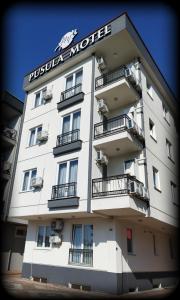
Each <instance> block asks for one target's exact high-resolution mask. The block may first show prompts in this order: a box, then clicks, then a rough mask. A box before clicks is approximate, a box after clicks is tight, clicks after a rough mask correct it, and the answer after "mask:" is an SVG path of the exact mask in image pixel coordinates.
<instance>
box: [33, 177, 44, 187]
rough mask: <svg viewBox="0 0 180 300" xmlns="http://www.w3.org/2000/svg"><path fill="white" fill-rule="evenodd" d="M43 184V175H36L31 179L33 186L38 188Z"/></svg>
mask: <svg viewBox="0 0 180 300" xmlns="http://www.w3.org/2000/svg"><path fill="white" fill-rule="evenodd" d="M42 185H43V179H42V177H35V178H32V179H31V186H32V187H34V188H36V187H42Z"/></svg>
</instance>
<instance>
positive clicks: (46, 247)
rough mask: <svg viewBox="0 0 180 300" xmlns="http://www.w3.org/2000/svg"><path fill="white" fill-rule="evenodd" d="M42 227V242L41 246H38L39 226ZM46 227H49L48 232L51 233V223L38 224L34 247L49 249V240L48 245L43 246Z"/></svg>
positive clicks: (50, 245) (50, 246)
mask: <svg viewBox="0 0 180 300" xmlns="http://www.w3.org/2000/svg"><path fill="white" fill-rule="evenodd" d="M40 227H43V228H44V229H43V242H42V246H38V235H39V228H40ZM47 228H50V230H51V231H50V232H51V233H53V231H52V229H51V225H47V224H39V225H38V228H37V232H36V249H51V248H52V243H51V242H50V241H49V246H45V238H46V230H47ZM50 236H51V234H50V235H49V237H50Z"/></svg>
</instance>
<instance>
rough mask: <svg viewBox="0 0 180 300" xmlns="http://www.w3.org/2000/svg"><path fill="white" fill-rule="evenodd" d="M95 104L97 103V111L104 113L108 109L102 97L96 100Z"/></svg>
mask: <svg viewBox="0 0 180 300" xmlns="http://www.w3.org/2000/svg"><path fill="white" fill-rule="evenodd" d="M97 105H98V112H101V113H102V114H104V113H107V112H108V111H109V110H108V107H107V105H106V104H105V102H104V99H100V100H98V102H97Z"/></svg>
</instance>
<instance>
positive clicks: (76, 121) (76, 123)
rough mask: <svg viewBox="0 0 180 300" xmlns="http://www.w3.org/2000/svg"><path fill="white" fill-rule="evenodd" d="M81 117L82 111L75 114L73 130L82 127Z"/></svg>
mask: <svg viewBox="0 0 180 300" xmlns="http://www.w3.org/2000/svg"><path fill="white" fill-rule="evenodd" d="M80 117H81V112H80V111H77V112H75V113H74V114H73V125H72V130H75V129H80Z"/></svg>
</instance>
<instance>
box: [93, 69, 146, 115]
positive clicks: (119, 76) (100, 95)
mask: <svg viewBox="0 0 180 300" xmlns="http://www.w3.org/2000/svg"><path fill="white" fill-rule="evenodd" d="M127 71H128V69H127V68H126V67H125V66H121V67H119V68H118V69H116V70H114V71H112V72H109V73H106V74H103V75H101V76H99V77H97V78H96V79H95V96H96V98H97V99H104V100H105V101H106V104H107V106H108V108H109V109H110V110H113V109H116V108H117V107H121V106H125V105H127V104H132V103H134V102H135V101H137V100H138V99H139V98H140V97H141V87H140V85H139V84H138V83H137V82H136V79H135V77H134V76H133V75H129V74H128V72H127Z"/></svg>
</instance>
